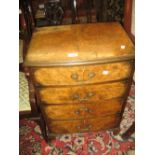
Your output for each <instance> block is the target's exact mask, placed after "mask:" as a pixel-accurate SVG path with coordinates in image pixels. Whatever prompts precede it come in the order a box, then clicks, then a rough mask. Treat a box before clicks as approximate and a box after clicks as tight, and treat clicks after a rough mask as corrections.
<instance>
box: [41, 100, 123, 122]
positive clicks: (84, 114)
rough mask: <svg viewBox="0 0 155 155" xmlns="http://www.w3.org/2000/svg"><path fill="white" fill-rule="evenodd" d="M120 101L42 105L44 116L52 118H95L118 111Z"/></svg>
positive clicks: (120, 105)
mask: <svg viewBox="0 0 155 155" xmlns="http://www.w3.org/2000/svg"><path fill="white" fill-rule="evenodd" d="M121 107H122V102H121V101H120V100H118V99H113V100H108V101H103V102H99V103H90V104H71V105H52V106H42V110H43V112H44V114H45V117H47V118H49V119H52V120H67V119H68V120H70V119H84V118H96V117H101V116H105V115H108V114H116V113H119V112H120V109H121Z"/></svg>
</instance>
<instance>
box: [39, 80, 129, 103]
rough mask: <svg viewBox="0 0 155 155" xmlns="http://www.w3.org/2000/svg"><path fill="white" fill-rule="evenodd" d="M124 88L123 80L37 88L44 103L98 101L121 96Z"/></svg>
mask: <svg viewBox="0 0 155 155" xmlns="http://www.w3.org/2000/svg"><path fill="white" fill-rule="evenodd" d="M126 88H127V84H126V83H125V82H116V83H108V84H99V85H87V86H70V87H56V88H52V87H48V88H41V89H39V97H40V100H41V102H42V103H44V104H74V103H75V104H78V103H86V102H98V101H103V100H105V99H112V98H118V97H121V96H123V95H124V93H125V91H126Z"/></svg>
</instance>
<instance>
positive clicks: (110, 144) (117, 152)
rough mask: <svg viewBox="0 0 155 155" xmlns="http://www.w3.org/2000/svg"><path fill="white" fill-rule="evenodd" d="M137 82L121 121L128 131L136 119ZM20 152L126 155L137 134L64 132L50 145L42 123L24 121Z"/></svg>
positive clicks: (123, 127)
mask: <svg viewBox="0 0 155 155" xmlns="http://www.w3.org/2000/svg"><path fill="white" fill-rule="evenodd" d="M134 100H135V91H134V85H133V86H132V88H131V91H130V96H129V97H128V101H127V106H126V108H125V112H124V115H123V120H122V122H121V126H120V127H121V132H120V135H121V134H122V133H124V132H125V131H126V130H127V129H128V128H129V126H130V125H131V124H132V122H133V121H134ZM19 134H20V141H19V147H20V148H19V149H20V150H19V151H20V155H126V152H127V151H128V150H130V149H134V147H135V146H134V144H135V143H134V136H131V137H130V138H129V139H127V140H122V139H121V137H120V135H118V136H114V135H113V133H112V132H111V131H108V130H107V131H102V132H97V133H84V134H72V135H68V134H66V135H61V136H58V137H56V140H53V141H52V142H51V146H49V145H47V144H46V142H45V140H44V139H43V137H42V134H41V130H40V127H39V125H38V124H37V123H36V122H34V121H31V120H28V119H22V120H20V128H19Z"/></svg>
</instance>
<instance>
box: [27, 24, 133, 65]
mask: <svg viewBox="0 0 155 155" xmlns="http://www.w3.org/2000/svg"><path fill="white" fill-rule="evenodd" d="M133 57H134V46H133V44H132V42H131V40H130V39H129V37H128V35H127V34H126V32H125V31H124V29H123V28H122V26H121V25H120V24H119V23H97V24H79V25H66V26H51V27H43V28H36V29H35V31H34V33H33V36H32V39H31V42H30V45H29V49H28V53H27V56H26V60H25V65H27V66H52V65H58V64H64V65H65V64H69V63H73V64H74V63H75V64H76V63H77V64H78V63H83V62H88V63H89V62H93V61H104V60H113V59H126V58H133Z"/></svg>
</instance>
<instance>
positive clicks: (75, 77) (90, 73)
mask: <svg viewBox="0 0 155 155" xmlns="http://www.w3.org/2000/svg"><path fill="white" fill-rule="evenodd" d="M94 76H95V73H94V72H89V73H88V79H87V80H79V75H78V74H77V73H73V74H72V75H71V78H72V79H73V80H74V81H76V82H85V81H88V80H89V79H91V78H93V77H94Z"/></svg>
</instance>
